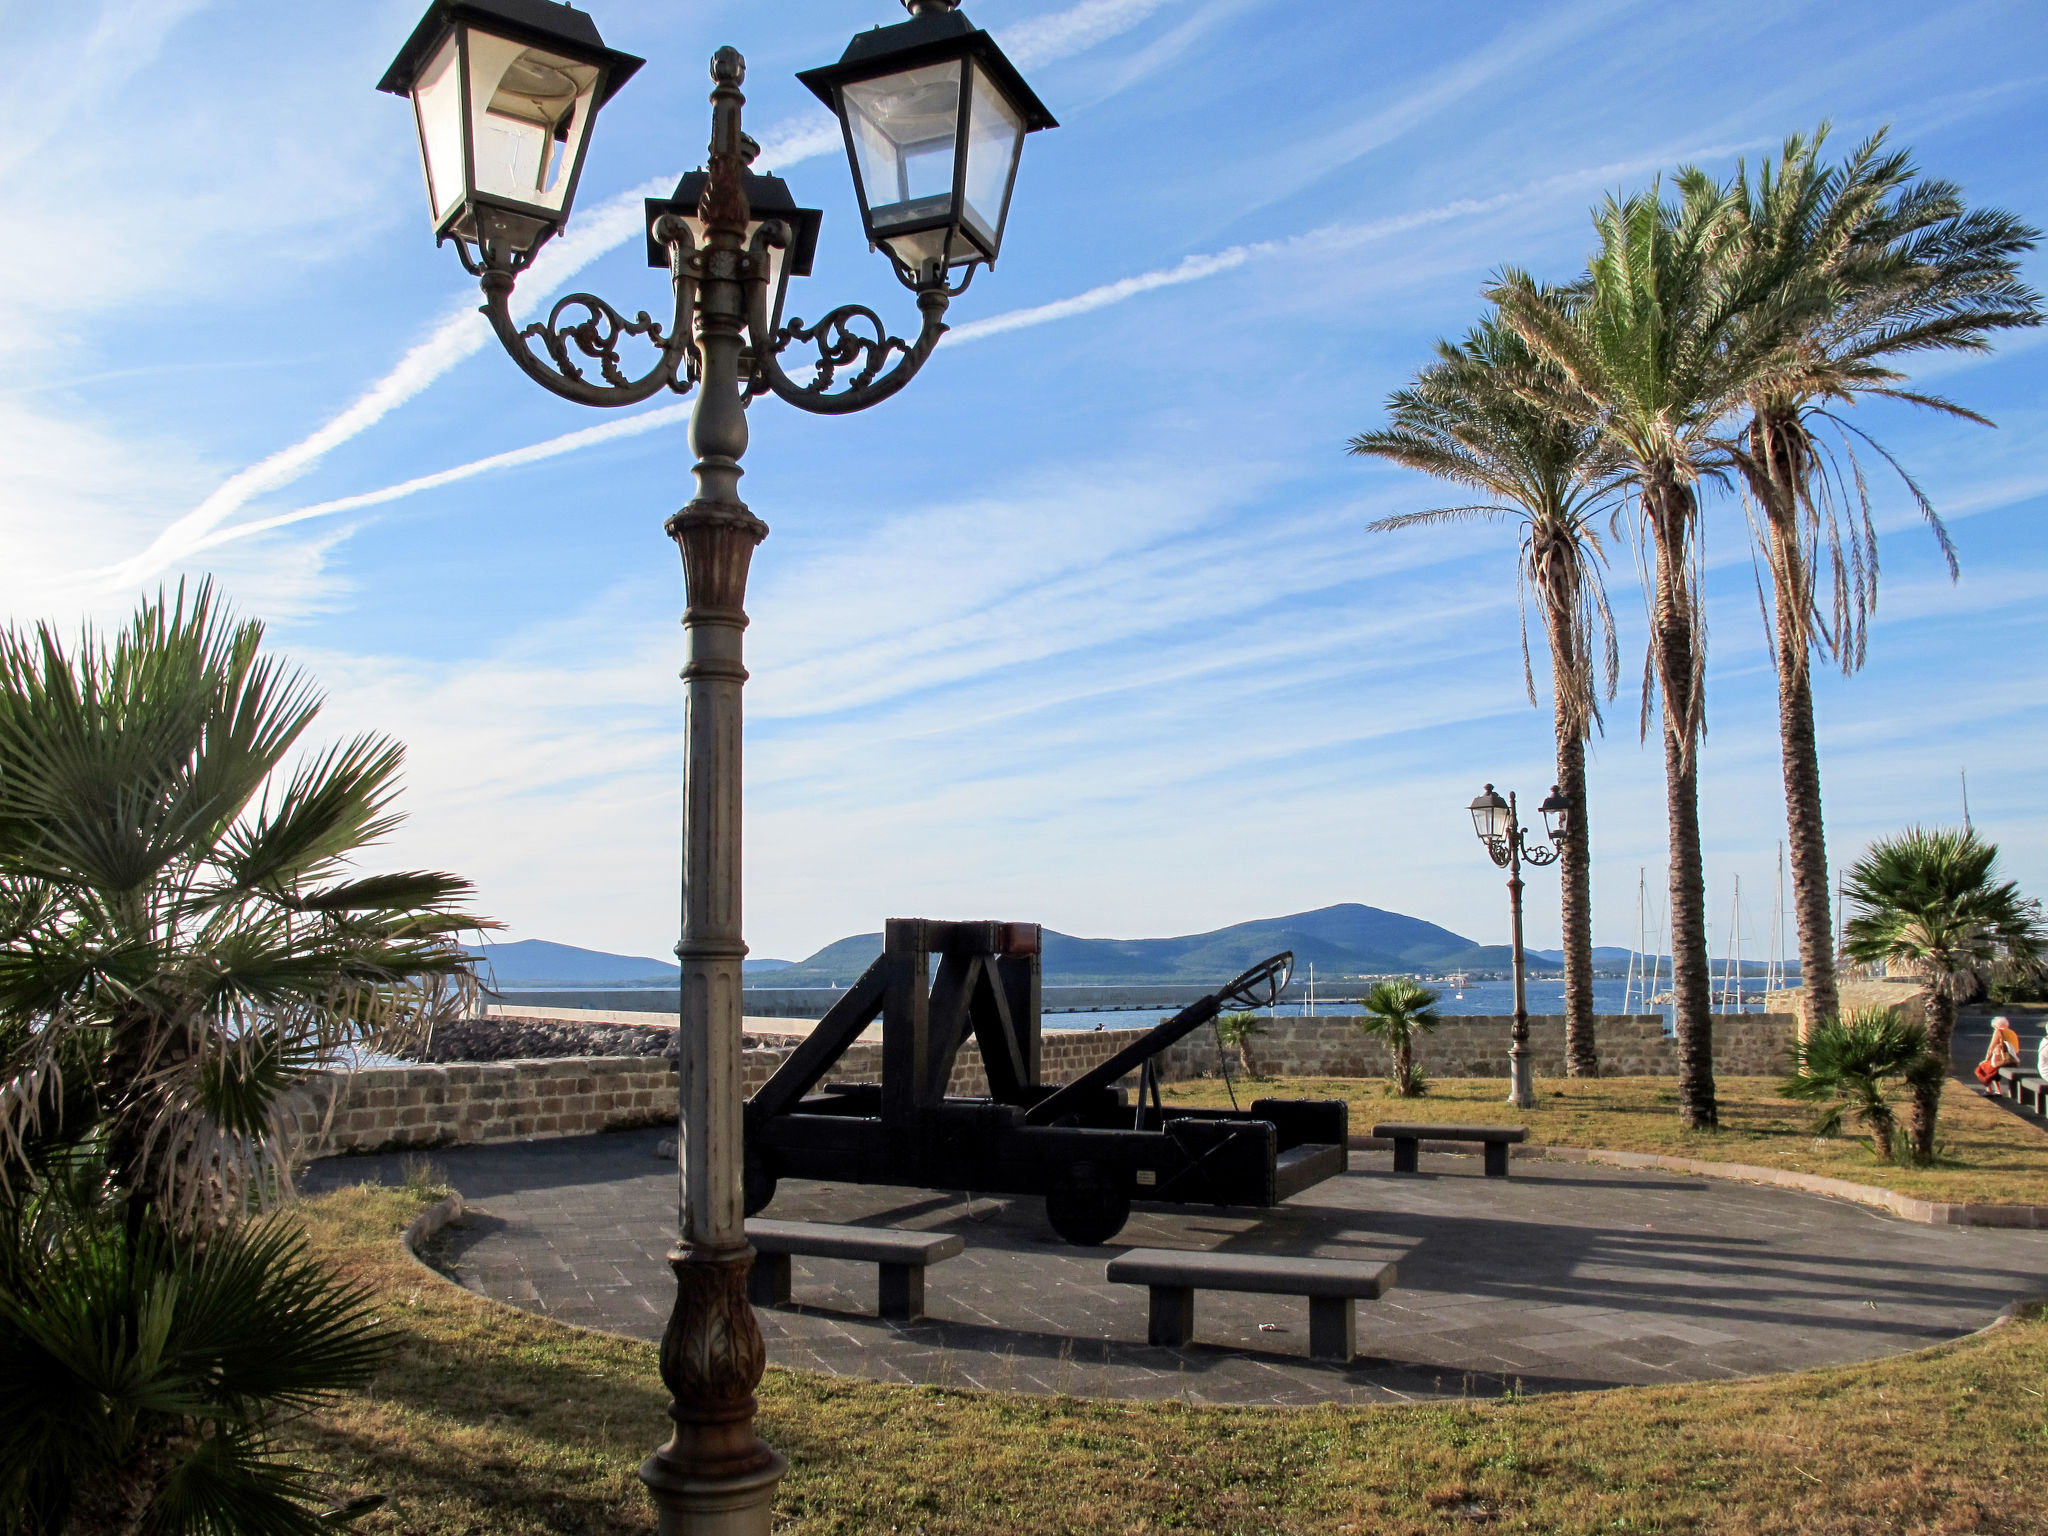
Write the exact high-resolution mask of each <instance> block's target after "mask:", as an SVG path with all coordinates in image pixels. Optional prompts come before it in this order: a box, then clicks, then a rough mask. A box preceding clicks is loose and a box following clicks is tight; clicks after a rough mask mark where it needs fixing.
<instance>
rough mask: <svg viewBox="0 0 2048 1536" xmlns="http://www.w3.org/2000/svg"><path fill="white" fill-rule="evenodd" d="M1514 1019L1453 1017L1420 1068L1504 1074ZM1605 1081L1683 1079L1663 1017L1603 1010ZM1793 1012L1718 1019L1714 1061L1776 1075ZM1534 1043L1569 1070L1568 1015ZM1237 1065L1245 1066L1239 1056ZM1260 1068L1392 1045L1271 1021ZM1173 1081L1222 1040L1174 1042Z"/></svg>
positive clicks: (1352, 1032)
mask: <svg viewBox="0 0 2048 1536" xmlns="http://www.w3.org/2000/svg"><path fill="white" fill-rule="evenodd" d="M1513 1027H1514V1020H1513V1019H1512V1018H1510V1017H1507V1016H1504V1015H1503V1016H1498V1017H1497V1016H1493V1015H1487V1014H1466V1015H1457V1014H1454V1015H1450V1016H1447V1017H1446V1018H1445V1019H1444V1021H1443V1023H1442V1025H1441V1026H1439V1027H1438V1028H1437V1029H1435V1030H1433V1031H1431V1032H1430V1033H1428V1034H1424V1035H1421V1036H1419V1037H1418V1038H1417V1040H1416V1045H1415V1061H1416V1065H1418V1066H1420V1067H1421V1068H1422V1070H1423V1071H1424V1072H1426V1073H1428V1074H1429V1075H1430V1076H1432V1077H1506V1076H1507V1075H1508V1041H1509V1031H1510V1030H1511V1029H1512V1028H1513ZM1594 1029H1595V1035H1596V1038H1597V1040H1598V1042H1599V1048H1600V1072H1601V1075H1602V1076H1603V1077H1675V1076H1676V1075H1677V1073H1678V1042H1677V1041H1676V1040H1675V1039H1671V1038H1669V1037H1667V1036H1666V1035H1665V1033H1664V1021H1663V1019H1662V1018H1660V1017H1658V1016H1657V1015H1655V1014H1601V1015H1599V1016H1598V1017H1597V1018H1596V1019H1595V1021H1594ZM1792 1031H1793V1016H1792V1015H1791V1014H1781V1013H1767V1014H1755V1013H1749V1014H1716V1015H1714V1067H1715V1070H1716V1071H1719V1072H1723V1073H1726V1074H1728V1075H1729V1076H1731V1077H1770V1076H1775V1075H1776V1074H1778V1073H1780V1072H1782V1071H1784V1070H1785V1067H1786V1064H1787V1050H1788V1047H1789V1045H1790V1042H1791V1039H1792ZM1529 1049H1530V1053H1531V1057H1532V1059H1533V1061H1534V1063H1535V1068H1536V1074H1537V1076H1539V1077H1562V1076H1564V1075H1565V1059H1564V1020H1563V1019H1562V1018H1559V1017H1557V1016H1555V1015H1550V1016H1538V1017H1535V1018H1532V1019H1530V1020H1529ZM1230 1055H1231V1061H1230V1069H1231V1070H1232V1071H1233V1072H1235V1071H1236V1070H1237V1060H1236V1053H1235V1052H1232V1053H1230ZM1251 1058H1252V1065H1253V1066H1254V1067H1255V1068H1256V1069H1257V1070H1258V1072H1259V1073H1260V1074H1261V1075H1262V1076H1268V1077H1384V1076H1385V1075H1386V1073H1387V1071H1388V1067H1389V1058H1388V1054H1387V1048H1386V1046H1385V1045H1384V1044H1383V1043H1382V1042H1381V1041H1380V1040H1379V1039H1378V1038H1376V1037H1375V1036H1372V1035H1368V1034H1366V1033H1365V1031H1364V1030H1362V1029H1360V1028H1359V1027H1358V1019H1357V1017H1355V1016H1350V1017H1347V1016H1335V1017H1322V1018H1313V1019H1273V1020H1270V1021H1269V1022H1268V1033H1266V1034H1265V1035H1262V1036H1259V1037H1257V1038H1256V1039H1254V1040H1253V1041H1252V1045H1251ZM1165 1068H1166V1070H1165V1072H1164V1074H1163V1075H1164V1076H1165V1077H1166V1079H1167V1080H1169V1081H1171V1080H1173V1079H1176V1078H1186V1077H1213V1076H1215V1075H1216V1072H1217V1061H1216V1041H1215V1037H1214V1036H1213V1035H1212V1034H1210V1033H1209V1031H1207V1030H1201V1031H1198V1032H1197V1033H1196V1034H1195V1035H1193V1036H1191V1037H1190V1038H1189V1039H1187V1040H1184V1041H1182V1042H1181V1043H1180V1044H1179V1045H1176V1046H1174V1047H1173V1048H1172V1049H1171V1050H1170V1051H1169V1052H1168V1053H1167V1058H1166V1062H1165Z"/></svg>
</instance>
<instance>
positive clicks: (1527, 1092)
mask: <svg viewBox="0 0 2048 1536" xmlns="http://www.w3.org/2000/svg"><path fill="white" fill-rule="evenodd" d="M1508 1103H1510V1104H1512V1105H1513V1106H1514V1107H1515V1108H1516V1109H1534V1108H1535V1107H1536V1070H1535V1067H1534V1065H1533V1064H1532V1063H1531V1062H1530V1060H1529V1054H1528V1052H1527V1051H1525V1050H1524V1049H1523V1048H1522V1042H1521V1041H1519V1040H1517V1041H1516V1042H1515V1043H1514V1044H1513V1045H1511V1046H1509V1047H1508Z"/></svg>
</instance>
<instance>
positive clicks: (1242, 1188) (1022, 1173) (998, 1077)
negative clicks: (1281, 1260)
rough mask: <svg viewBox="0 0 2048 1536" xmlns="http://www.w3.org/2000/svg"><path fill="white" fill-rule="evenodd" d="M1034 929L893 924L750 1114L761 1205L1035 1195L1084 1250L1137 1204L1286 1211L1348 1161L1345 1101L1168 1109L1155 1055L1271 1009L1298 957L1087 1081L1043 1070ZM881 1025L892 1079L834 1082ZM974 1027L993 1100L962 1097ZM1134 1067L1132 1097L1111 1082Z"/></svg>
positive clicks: (1213, 996)
mask: <svg viewBox="0 0 2048 1536" xmlns="http://www.w3.org/2000/svg"><path fill="white" fill-rule="evenodd" d="M1040 947H1041V945H1040V930H1039V925H1038V924H1036V923H987V922H940V921H936V920H933V919H928V918H892V919H891V920H890V921H889V923H888V925H887V928H886V931H885V933H884V937H883V945H882V953H881V955H880V957H879V958H877V959H876V961H875V962H874V964H872V965H870V966H869V967H868V968H867V970H866V972H865V973H863V975H862V976H861V978H860V980H859V981H857V982H856V983H854V985H853V986H852V987H851V988H850V989H849V990H848V991H847V993H846V994H845V995H844V996H843V997H841V998H840V999H839V1000H838V1001H837V1002H835V1003H834V1004H833V1005H832V1007H831V1009H830V1010H829V1011H827V1013H826V1014H825V1016H824V1018H822V1019H820V1020H819V1021H818V1026H817V1028H816V1029H814V1030H813V1031H812V1032H811V1033H810V1035H809V1036H807V1037H806V1038H805V1039H804V1041H803V1042H802V1043H801V1044H800V1045H798V1046H797V1048H796V1050H795V1051H794V1052H792V1053H791V1055H790V1057H789V1059H788V1060H787V1061H785V1062H784V1063H783V1064H782V1066H781V1067H780V1068H779V1069H778V1070H777V1071H776V1073H775V1075H774V1076H773V1077H771V1078H770V1079H769V1080H768V1081H767V1082H766V1083H764V1084H763V1085H762V1086H761V1088H760V1091H758V1092H757V1093H755V1095H754V1096H753V1098H752V1099H750V1100H749V1101H748V1103H747V1109H746V1203H747V1214H748V1215H750V1216H751V1215H753V1214H754V1213H756V1212H757V1211H759V1210H761V1209H762V1208H763V1207H765V1206H766V1205H767V1204H768V1202H769V1201H770V1200H772V1199H773V1198H774V1196H775V1187H776V1181H777V1180H778V1179H780V1178H801V1179H822V1180H831V1181H837V1182H847V1183H856V1184H889V1185H906V1186H911V1187H914V1188H924V1189H967V1190H972V1191H974V1192H976V1193H982V1194H1017V1195H1040V1196H1043V1197H1044V1199H1045V1207H1046V1216H1047V1217H1048V1219H1049V1220H1050V1221H1051V1223H1052V1226H1053V1229H1054V1230H1055V1231H1057V1232H1058V1233H1059V1234H1060V1236H1062V1237H1064V1238H1065V1239H1067V1241H1069V1242H1072V1243H1081V1244H1094V1243H1102V1242H1107V1241H1108V1240H1109V1239H1110V1238H1112V1237H1114V1236H1115V1235H1116V1234H1117V1232H1118V1231H1119V1230H1121V1229H1122V1227H1123V1225H1124V1222H1125V1220H1126V1219H1127V1218H1128V1217H1129V1215H1130V1210H1131V1202H1132V1201H1133V1200H1147V1201H1162V1202H1166V1203H1170V1204H1196V1203H1202V1204H1214V1205H1246V1206H1269V1205H1276V1204H1278V1203H1279V1202H1280V1201H1282V1200H1285V1199H1286V1198H1287V1197H1288V1196H1290V1195H1293V1194H1298V1193H1300V1192H1301V1191H1302V1190H1304V1189H1307V1188H1309V1187H1310V1186H1312V1185H1315V1184H1319V1183H1321V1182H1322V1181H1323V1180H1324V1179H1327V1178H1329V1177H1331V1176H1332V1175H1333V1174H1338V1173H1342V1172H1343V1171H1344V1169H1345V1167H1346V1147H1347V1138H1348V1133H1349V1115H1348V1109H1347V1106H1346V1105H1345V1104H1344V1103H1343V1101H1342V1100H1309V1099H1257V1100H1254V1101H1253V1103H1252V1105H1251V1107H1250V1108H1249V1109H1242V1110H1239V1109H1232V1110H1220V1109H1178V1108H1176V1109H1169V1108H1166V1107H1165V1106H1164V1105H1163V1104H1162V1103H1161V1101H1160V1095H1159V1076H1158V1058H1159V1056H1160V1054H1161V1053H1162V1052H1163V1051H1165V1050H1166V1049H1167V1047H1169V1046H1171V1045H1173V1044H1175V1043H1176V1042H1177V1041H1180V1040H1182V1039H1185V1038H1186V1037H1187V1036H1188V1035H1190V1034H1192V1033H1194V1031H1195V1030H1197V1029H1199V1028H1201V1027H1202V1026H1203V1025H1204V1024H1207V1023H1209V1022H1210V1021H1211V1020H1213V1019H1215V1018H1216V1016H1217V1015H1218V1014H1219V1013H1221V1012H1223V1011H1224V1010H1225V1009H1226V1008H1258V1007H1264V1006H1266V1005H1268V1004H1270V1003H1271V1002H1273V1001H1274V999H1276V998H1277V997H1278V996H1279V994H1280V992H1281V991H1282V989H1284V988H1285V987H1286V985H1287V980H1288V977H1289V975H1290V973H1291V971H1292V969H1293V963H1294V957H1293V955H1292V954H1279V955H1275V956H1273V957H1272V958H1271V959H1268V960H1265V961H1262V962H1261V963H1260V964H1258V965H1256V966H1253V967H1252V968H1251V969H1250V970H1248V971H1246V972H1245V973H1244V974H1243V975H1241V976H1239V977H1237V978H1236V979H1235V980H1233V981H1231V982H1230V983H1229V984H1228V985H1226V986H1224V987H1222V988H1220V989H1218V990H1217V991H1215V992H1212V993H1210V994H1209V995H1208V996H1206V997H1203V998H1200V999H1198V1000H1197V1001H1196V1002H1194V1003H1191V1004H1190V1005H1189V1006H1187V1007H1186V1008H1183V1009H1181V1011H1180V1012H1179V1013H1177V1014H1175V1015H1174V1016H1173V1017H1172V1018H1170V1019H1167V1020H1166V1021H1164V1022H1163V1023H1161V1024H1159V1025H1158V1026H1157V1027H1156V1028H1154V1029H1151V1030H1148V1031H1147V1032H1146V1033H1145V1034H1144V1035H1143V1036H1142V1037H1141V1038H1140V1039H1138V1040H1135V1041H1133V1042H1132V1043H1131V1044H1130V1045H1128V1046H1126V1047H1125V1048H1124V1049H1123V1050H1121V1051H1118V1052H1117V1053H1116V1054H1115V1055H1113V1056H1111V1057H1110V1058H1109V1059H1108V1060H1107V1061H1105V1062H1103V1063H1101V1064H1100V1065H1099V1066H1096V1067H1093V1068H1091V1069H1090V1070H1088V1071H1086V1072H1084V1073H1082V1074H1081V1075H1080V1076H1079V1077H1077V1078H1075V1079H1074V1080H1073V1081H1072V1082H1069V1083H1063V1084H1055V1083H1044V1082H1041V1081H1040V1080H1039V1056H1040V1042H1041V1034H1040V1027H1041V1026H1040V1018H1039V989H1040V962H1039V956H1040ZM877 1018H880V1019H881V1021H882V1080H881V1081H880V1082H879V1083H845V1082H838V1083H828V1084H825V1085H824V1086H823V1087H822V1088H821V1087H820V1086H819V1084H820V1082H821V1081H822V1080H823V1078H824V1077H825V1075H826V1074H827V1073H828V1072H830V1071H831V1070H832V1068H833V1067H834V1066H835V1065H836V1064H837V1063H838V1061H839V1059H840V1058H841V1057H842V1056H843V1055H845V1053H846V1050H847V1047H849V1046H850V1045H852V1044H853V1043H854V1041H855V1040H857V1039H859V1038H860V1036H861V1034H862V1032H863V1031H865V1030H866V1029H867V1027H868V1026H869V1025H870V1024H872V1023H873V1022H874V1021H875V1020H876V1019H877ZM970 1037H972V1039H973V1040H974V1043H975V1047H976V1049H977V1050H978V1051H979V1052H980V1054H981V1062H982V1067H983V1070H984V1072H985V1073H986V1075H987V1079H988V1094H987V1096H986V1097H979V1098H964V1097H955V1096H952V1095H949V1094H948V1093H947V1086H948V1084H949V1083H950V1082H951V1081H952V1077H953V1068H954V1064H955V1062H956V1061H957V1060H958V1058H959V1055H960V1052H961V1051H962V1050H963V1049H965V1048H966V1045H967V1041H968V1039H969V1038H970ZM1134 1072H1135V1073H1136V1074H1137V1075H1138V1080H1137V1085H1136V1086H1137V1094H1136V1103H1135V1104H1134V1103H1132V1102H1131V1099H1130V1097H1129V1096H1127V1094H1126V1093H1125V1091H1124V1090H1123V1089H1122V1088H1120V1087H1118V1086H1116V1085H1117V1084H1118V1083H1119V1082H1120V1081H1121V1080H1123V1079H1125V1078H1127V1077H1128V1076H1130V1075H1131V1074H1132V1073H1134Z"/></svg>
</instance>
